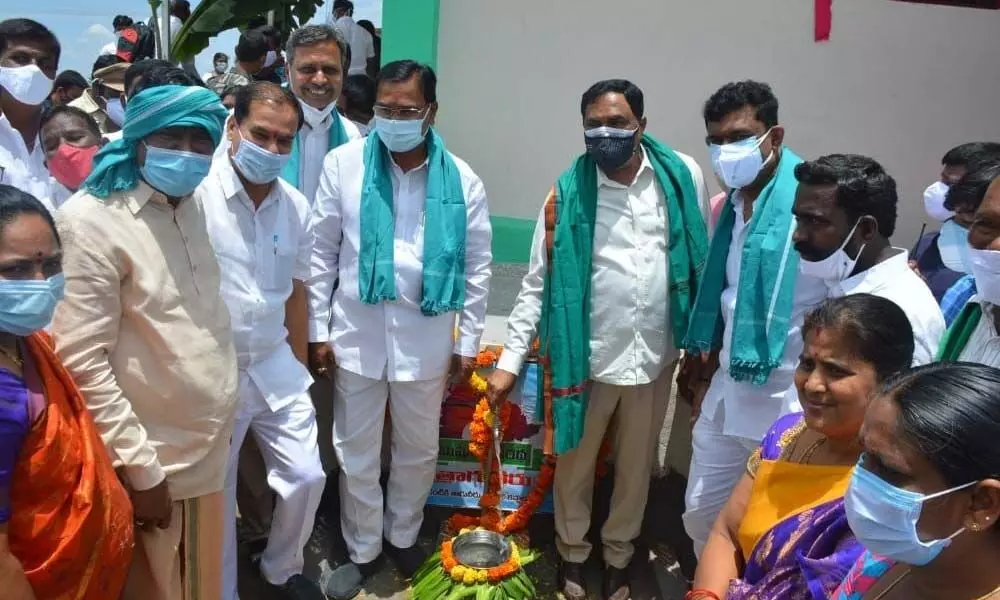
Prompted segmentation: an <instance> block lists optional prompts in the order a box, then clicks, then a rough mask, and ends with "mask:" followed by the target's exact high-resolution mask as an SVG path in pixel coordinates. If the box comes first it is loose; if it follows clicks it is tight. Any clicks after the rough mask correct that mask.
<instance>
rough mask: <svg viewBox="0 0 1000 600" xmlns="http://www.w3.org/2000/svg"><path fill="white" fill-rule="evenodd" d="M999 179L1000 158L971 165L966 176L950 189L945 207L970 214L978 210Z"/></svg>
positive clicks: (968, 166) (945, 200)
mask: <svg viewBox="0 0 1000 600" xmlns="http://www.w3.org/2000/svg"><path fill="white" fill-rule="evenodd" d="M997 178H1000V157H998V158H993V159H989V160H984V161H980V162H977V163H970V164H969V165H967V168H966V171H965V175H963V176H962V178H961V179H959V180H958V182H957V183H955V184H953V185H952V186H951V187H949V188H948V194H947V195H946V196H945V198H944V207H945V208H947V209H948V210H950V211H954V210H957V209H959V208H961V209H963V210H968V211H970V212H971V211H975V210H977V209H978V208H979V205H980V204H982V203H983V198H985V197H986V191H987V190H988V189H990V185H992V184H993V181H994V180H996V179H997Z"/></svg>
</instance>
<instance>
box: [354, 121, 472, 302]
mask: <svg viewBox="0 0 1000 600" xmlns="http://www.w3.org/2000/svg"><path fill="white" fill-rule="evenodd" d="M426 143H427V199H426V201H425V204H424V211H425V212H424V215H425V216H424V255H423V294H422V300H421V303H420V310H421V312H423V314H424V315H426V316H429V317H430V316H437V315H441V314H444V313H447V312H452V311H457V310H462V309H463V308H464V307H465V233H466V228H467V223H468V218H467V214H466V210H465V193H464V192H463V190H462V177H461V175H460V173H459V171H458V167H457V166H456V165H455V161H453V160H452V159H451V156H450V155H449V154H448V151H447V150H446V149H445V147H444V141H443V140H442V139H441V138H440V137H439V136H438V134H437V133H436V132H435V131H434V130H433V129H431V130H430V131H428V133H427V142H426ZM364 164H365V175H364V180H363V181H364V183H363V184H362V187H361V246H360V248H359V250H358V286H359V293H360V296H361V301H362V302H364V303H365V304H378V303H379V302H381V301H383V300H395V299H396V277H395V265H394V262H393V244H394V240H395V219H394V218H393V214H392V209H393V191H392V167H391V165H390V158H389V151H388V150H387V149H386V147H385V144H383V143H382V140H381V138H379V136H377V135H370V136H368V141H367V142H365V158H364Z"/></svg>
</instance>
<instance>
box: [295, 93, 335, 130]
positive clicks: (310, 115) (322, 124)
mask: <svg viewBox="0 0 1000 600" xmlns="http://www.w3.org/2000/svg"><path fill="white" fill-rule="evenodd" d="M296 100H298V101H299V105H300V106H301V107H302V114H303V116H304V121H305V125H308V126H309V129H313V130H316V129H322V130H324V131H325V130H326V129H328V128H329V127H330V124H331V123H332V122H333V120H332V118H331V115H332V114H333V111H331V112H330V113H329V114H327V115H326V117H324V118H323V119H319V120H317V119H316V116H315V115H316V109H315V108H313V107H311V106H309V105H308V104H306V103H305V102H303V101H302V100H301V99H299V98H296ZM333 110H337V107H336V106H334V107H333Z"/></svg>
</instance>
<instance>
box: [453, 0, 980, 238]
mask: <svg viewBox="0 0 1000 600" xmlns="http://www.w3.org/2000/svg"><path fill="white" fill-rule="evenodd" d="M812 7H813V3H812V2H809V1H807V0H655V1H650V0H615V2H607V1H606V0H506V1H504V2H496V1H492V0H441V2H440V24H439V30H438V35H439V44H438V55H437V58H438V70H439V77H440V83H439V89H438V96H439V101H440V104H441V108H440V112H439V123H438V125H439V129H440V130H441V131H442V132H443V134H444V136H445V138H446V139H447V140H448V144H449V147H450V148H451V149H452V150H453V151H454V152H456V153H457V154H459V155H460V156H462V157H463V158H465V159H466V160H468V161H469V162H470V163H471V164H472V166H473V168H474V169H476V171H477V172H478V173H479V174H480V175H481V176H482V177H483V179H484V180H485V182H486V190H487V192H488V194H489V196H490V200H491V202H490V208H491V210H492V212H493V213H494V214H496V215H503V216H512V217H525V218H530V219H534V218H535V217H536V216H537V213H538V208H539V206H540V204H541V202H542V200H543V198H544V195H545V193H546V191H547V189H548V187H549V186H550V185H551V184H552V182H553V181H554V179H555V178H556V177H557V176H558V175H559V173H560V172H561V171H562V170H563V169H564V168H565V167H566V166H567V165H568V164H569V162H570V160H571V158H572V157H573V156H575V155H576V154H578V153H579V152H581V151H582V148H583V141H582V131H581V127H580V113H579V102H580V95H581V94H582V93H583V91H584V90H585V89H586V88H587V87H588V86H589V85H590V84H591V83H593V82H595V81H597V80H599V79H603V78H608V77H625V78H628V79H631V80H632V81H634V82H635V83H636V84H638V85H639V86H640V87H641V88H642V89H643V90H644V91H645V93H646V106H647V116H648V117H649V129H650V131H651V132H652V133H654V134H655V135H657V136H659V137H660V138H661V139H663V140H665V141H667V142H668V143H669V144H671V145H673V146H674V147H676V148H677V149H678V150H681V151H683V152H685V153H688V154H691V155H692V156H694V157H695V158H697V159H698V160H699V162H700V163H701V164H702V168H703V169H704V170H705V171H706V174H709V173H711V166H710V164H709V162H708V159H707V151H706V148H705V145H704V136H705V131H704V126H703V123H702V120H701V106H702V104H703V103H704V101H705V99H706V98H707V97H708V96H709V95H710V94H711V93H712V92H713V91H715V90H716V89H717V88H718V87H719V86H720V85H722V84H723V83H725V82H727V81H731V80H735V79H744V78H754V79H759V80H762V81H767V82H769V83H771V84H772V86H773V87H774V89H775V92H776V93H777V95H778V98H779V100H780V102H781V121H782V123H783V124H784V125H785V127H786V128H787V135H786V138H785V139H786V140H787V143H788V144H789V145H790V146H791V147H793V148H794V149H795V150H796V151H797V152H798V153H799V154H800V155H802V156H803V157H806V158H814V157H816V156H819V155H820V154H825V153H830V152H857V153H862V154H868V155H870V156H873V157H875V158H876V159H877V160H879V161H880V162H882V163H883V164H884V165H885V166H886V168H887V169H888V170H889V172H890V173H891V174H893V175H894V176H895V177H896V179H897V180H898V181H899V183H900V188H901V198H902V202H901V207H900V221H899V227H898V230H897V234H896V236H895V242H896V244H897V245H901V246H906V247H909V246H911V245H912V243H913V241H914V238H915V236H916V235H917V233H918V231H919V229H920V226H921V223H923V222H924V219H925V216H924V213H923V207H922V200H921V197H922V196H921V194H922V191H923V189H924V187H926V186H927V185H928V184H930V183H931V182H932V181H934V179H935V177H936V176H937V174H938V172H939V170H940V158H941V155H942V154H943V153H944V152H945V151H946V150H947V149H948V148H950V147H951V146H954V145H956V144H959V143H962V142H966V141H972V140H978V139H993V140H1000V110H998V109H1000V11H990V10H978V9H971V8H956V7H942V6H929V5H916V4H906V3H903V2H896V1H891V0H835V1H834V16H833V34H832V38H831V41H830V42H828V43H819V44H817V43H815V42H814V41H813V8H812ZM708 179H712V177H711V176H709V177H708ZM713 185H714V183H713ZM511 239H513V238H511ZM498 241H500V242H501V243H503V240H498ZM518 243H521V241H520V240H518ZM524 252H525V253H526V252H527V249H526V248H525V249H524Z"/></svg>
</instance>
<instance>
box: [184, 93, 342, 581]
mask: <svg viewBox="0 0 1000 600" xmlns="http://www.w3.org/2000/svg"><path fill="white" fill-rule="evenodd" d="M301 126H302V109H301V108H300V107H299V104H298V102H297V101H296V100H295V97H294V96H292V94H291V92H289V91H288V90H284V89H282V88H281V87H279V86H277V85H274V84H270V83H255V84H251V85H250V86H248V87H244V88H241V89H240V91H239V92H238V93H237V96H236V107H235V109H234V114H233V118H232V119H230V120H229V126H228V130H227V132H226V135H227V136H228V137H229V141H230V156H229V157H228V158H226V159H223V160H216V161H215V162H214V164H213V165H212V172H211V173H210V174H209V176H208V177H207V178H206V179H205V181H204V182H202V184H201V185H200V186H199V187H198V190H197V192H196V193H195V198H197V200H198V202H199V203H200V204H201V205H202V206H203V207H204V211H205V218H206V222H207V224H208V233H209V236H210V237H211V240H212V246H213V248H214V249H215V253H216V256H217V257H218V259H219V266H220V268H221V270H222V286H221V294H222V298H223V300H225V301H226V305H227V306H228V307H229V313H230V316H231V318H232V323H233V339H234V343H235V346H236V358H237V364H238V367H239V391H240V407H239V409H238V410H237V413H236V421H235V424H234V426H233V437H232V448H231V449H230V455H229V463H228V467H227V472H226V509H227V511H226V522H225V526H226V537H225V540H224V556H223V565H224V569H225V574H224V587H223V599H224V600H236V599H237V598H238V597H239V595H238V593H237V577H236V563H237V542H236V479H237V466H238V463H239V457H240V447H241V446H242V444H243V440H244V438H245V437H246V434H247V432H248V431H251V430H252V431H253V434H254V437H255V438H256V440H257V445H258V447H259V448H260V449H261V453H262V454H263V457H264V462H265V464H266V465H267V471H268V473H267V482H268V484H269V485H270V486H271V488H272V489H273V490H274V492H275V494H276V495H277V503H276V505H275V509H274V519H273V521H272V525H271V531H270V535H269V537H268V543H267V548H266V549H265V550H264V553H263V555H262V557H261V561H260V570H261V574H262V575H263V577H264V579H265V580H266V581H267V582H268V583H270V584H271V585H273V586H275V587H276V588H279V589H280V591H281V592H282V593H283V595H284V597H286V598H289V599H294V600H298V599H303V600H306V599H316V600H323V598H324V597H323V594H322V592H321V591H320V589H319V587H318V586H317V585H316V584H314V583H312V582H310V581H309V580H307V579H306V578H305V577H304V576H303V575H302V567H303V564H304V563H303V547H304V546H305V544H306V542H307V541H308V539H309V535H310V534H311V533H312V527H313V521H314V519H315V516H316V508H317V507H318V506H319V501H320V497H321V496H322V495H323V484H324V482H325V480H326V475H325V474H324V473H323V466H322V464H321V463H320V459H319V448H318V446H317V443H316V413H315V411H314V410H313V406H312V402H311V401H310V398H309V386H310V384H312V377H311V376H310V375H309V371H308V369H307V368H306V360H307V340H308V332H307V328H308V307H307V302H306V289H305V283H304V282H305V281H306V280H307V279H308V277H309V259H310V253H311V252H312V228H311V226H310V220H309V203H308V202H306V200H305V198H304V197H303V196H302V194H300V193H299V192H298V191H297V190H295V188H293V187H292V186H290V185H288V184H287V183H285V182H284V181H282V180H281V179H279V178H278V174H279V173H280V172H281V168H282V167H283V166H284V163H285V162H286V161H287V160H288V153H289V152H290V151H291V146H292V141H293V140H294V139H295V134H296V132H297V131H298V129H299V127H301Z"/></svg>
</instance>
